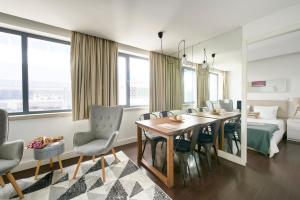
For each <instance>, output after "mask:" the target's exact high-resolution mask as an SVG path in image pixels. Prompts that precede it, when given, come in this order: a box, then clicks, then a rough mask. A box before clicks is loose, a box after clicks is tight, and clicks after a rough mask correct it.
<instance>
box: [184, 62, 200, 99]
mask: <svg viewBox="0 0 300 200" xmlns="http://www.w3.org/2000/svg"><path fill="white" fill-rule="evenodd" d="M183 81H184V82H183V85H184V89H183V90H184V103H194V102H195V101H196V92H197V89H196V73H195V70H194V69H187V68H184V69H183Z"/></svg>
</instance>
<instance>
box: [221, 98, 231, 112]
mask: <svg viewBox="0 0 300 200" xmlns="http://www.w3.org/2000/svg"><path fill="white" fill-rule="evenodd" d="M219 105H220V108H221V109H224V110H225V111H226V112H233V110H234V109H233V101H232V100H231V99H224V100H219Z"/></svg>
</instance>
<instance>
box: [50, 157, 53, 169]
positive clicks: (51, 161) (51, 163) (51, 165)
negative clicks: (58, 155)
mask: <svg viewBox="0 0 300 200" xmlns="http://www.w3.org/2000/svg"><path fill="white" fill-rule="evenodd" d="M50 168H51V169H53V159H52V158H50Z"/></svg>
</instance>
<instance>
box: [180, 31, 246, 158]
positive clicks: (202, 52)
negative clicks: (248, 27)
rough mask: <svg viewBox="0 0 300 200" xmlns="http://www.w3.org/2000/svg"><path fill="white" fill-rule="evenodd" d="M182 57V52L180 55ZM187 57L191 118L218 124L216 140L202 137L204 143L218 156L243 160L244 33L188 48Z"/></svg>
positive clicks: (185, 83)
mask: <svg viewBox="0 0 300 200" xmlns="http://www.w3.org/2000/svg"><path fill="white" fill-rule="evenodd" d="M183 54H184V53H183V50H182V51H181V52H180V55H183ZM185 54H186V59H187V62H186V63H185V64H183V66H182V70H183V73H182V74H183V80H184V81H183V89H184V97H183V101H184V107H185V109H187V110H188V112H189V113H190V114H191V115H196V116H198V117H204V118H212V119H215V120H216V121H218V122H219V123H218V124H219V127H218V128H219V131H218V137H215V138H217V139H216V140H215V141H214V140H213V138H214V137H213V136H212V137H211V138H212V139H211V140H208V139H207V137H202V140H203V141H201V143H203V144H205V145H206V144H209V143H211V145H212V146H216V147H217V148H218V149H219V152H220V151H222V152H225V154H226V153H228V154H231V155H234V156H239V157H240V156H241V147H242V145H244V144H242V145H241V141H242V140H241V137H242V132H241V98H242V31H241V29H236V30H234V31H232V32H228V33H226V34H223V35H220V36H218V37H215V38H212V39H210V40H207V41H205V42H201V43H199V44H196V45H194V46H191V47H188V48H186V49H185ZM192 73H194V77H195V78H196V77H197V78H196V80H194V79H193V78H192V76H193V75H192ZM193 90H195V91H197V92H196V95H195V96H192V94H195V93H194V92H193ZM204 132H205V131H204ZM207 132H211V134H214V133H213V131H207ZM204 134H205V133H204ZM199 138H200V140H201V137H199ZM205 145H203V146H204V147H205ZM206 146H207V145H206ZM205 148H206V147H205ZM204 150H205V149H204Z"/></svg>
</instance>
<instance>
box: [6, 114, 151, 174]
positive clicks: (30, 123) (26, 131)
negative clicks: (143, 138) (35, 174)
mask: <svg viewBox="0 0 300 200" xmlns="http://www.w3.org/2000/svg"><path fill="white" fill-rule="evenodd" d="M146 112H148V109H145V108H144V109H140V108H131V109H125V110H124V114H123V120H122V124H121V128H120V136H119V138H118V141H117V144H118V145H122V144H127V143H132V142H135V141H136V127H135V124H134V122H135V121H137V120H138V118H139V116H140V115H141V114H142V113H146ZM88 130H89V123H88V121H87V120H81V121H76V122H74V121H72V117H71V116H68V117H53V118H40V119H28V120H16V121H10V128H9V140H17V139H22V140H24V141H25V143H28V142H29V141H31V140H32V139H34V138H35V137H38V136H44V135H45V136H60V135H62V136H64V143H65V153H64V154H63V155H62V158H63V159H66V158H71V157H74V156H75V154H74V153H73V151H72V149H73V135H74V133H75V132H76V131H88ZM48 162H49V161H44V163H48ZM34 165H35V161H34V160H33V152H32V150H25V151H24V156H23V159H22V162H21V164H20V165H19V167H17V168H16V169H15V171H19V170H23V169H27V168H31V167H33V166H34Z"/></svg>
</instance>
